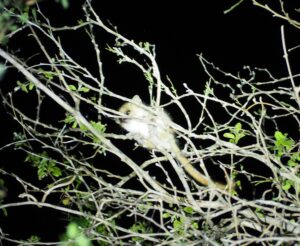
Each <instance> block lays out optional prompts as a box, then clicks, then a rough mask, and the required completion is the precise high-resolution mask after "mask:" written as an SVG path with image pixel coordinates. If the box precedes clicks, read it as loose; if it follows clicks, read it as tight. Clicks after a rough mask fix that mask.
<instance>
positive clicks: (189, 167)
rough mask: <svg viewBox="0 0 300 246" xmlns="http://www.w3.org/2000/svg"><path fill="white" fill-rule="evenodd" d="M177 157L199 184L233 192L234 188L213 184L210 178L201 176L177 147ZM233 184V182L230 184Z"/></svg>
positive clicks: (217, 183)
mask: <svg viewBox="0 0 300 246" xmlns="http://www.w3.org/2000/svg"><path fill="white" fill-rule="evenodd" d="M175 156H176V158H177V160H178V161H179V162H180V163H181V165H182V167H183V168H184V170H185V171H186V172H187V173H188V174H189V175H190V176H191V177H192V178H193V179H194V180H196V181H197V182H199V183H200V184H202V185H204V186H208V185H210V184H212V185H214V186H215V187H217V188H219V189H221V190H227V191H233V190H234V189H233V187H231V186H230V185H226V184H221V183H219V182H213V181H210V180H209V179H208V178H206V177H205V176H204V175H203V174H201V173H200V172H199V171H198V170H197V169H196V168H194V167H193V165H192V164H191V163H190V161H189V160H188V159H187V158H186V157H185V156H184V155H183V154H182V153H181V151H180V149H179V148H178V147H177V146H176V152H175ZM229 184H231V182H229Z"/></svg>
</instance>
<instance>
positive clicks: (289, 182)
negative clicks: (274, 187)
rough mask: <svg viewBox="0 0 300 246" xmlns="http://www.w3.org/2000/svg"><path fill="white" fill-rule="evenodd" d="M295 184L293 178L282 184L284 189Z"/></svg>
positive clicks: (286, 189)
mask: <svg viewBox="0 0 300 246" xmlns="http://www.w3.org/2000/svg"><path fill="white" fill-rule="evenodd" d="M292 186H294V182H293V181H292V180H285V181H284V182H283V185H282V189H283V190H285V191H288V190H289V189H290V188H292Z"/></svg>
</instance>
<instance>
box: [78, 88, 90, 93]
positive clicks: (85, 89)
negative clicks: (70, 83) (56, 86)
mask: <svg viewBox="0 0 300 246" xmlns="http://www.w3.org/2000/svg"><path fill="white" fill-rule="evenodd" d="M79 91H80V92H85V93H86V92H89V91H90V89H89V88H87V87H84V86H83V87H81V88H80V89H79Z"/></svg>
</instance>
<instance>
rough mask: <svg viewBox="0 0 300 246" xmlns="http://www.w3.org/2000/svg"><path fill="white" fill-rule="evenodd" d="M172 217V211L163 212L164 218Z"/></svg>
mask: <svg viewBox="0 0 300 246" xmlns="http://www.w3.org/2000/svg"><path fill="white" fill-rule="evenodd" d="M170 217H171V214H170V213H163V218H164V219H168V218H170Z"/></svg>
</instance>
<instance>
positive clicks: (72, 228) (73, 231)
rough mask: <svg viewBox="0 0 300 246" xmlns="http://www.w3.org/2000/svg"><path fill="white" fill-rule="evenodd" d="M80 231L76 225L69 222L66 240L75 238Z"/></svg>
mask: <svg viewBox="0 0 300 246" xmlns="http://www.w3.org/2000/svg"><path fill="white" fill-rule="evenodd" d="M79 233H80V231H79V229H78V226H77V224H75V223H73V222H71V223H70V224H69V225H68V227H67V236H68V238H71V239H72V238H76V237H77V236H78V235H79Z"/></svg>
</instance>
